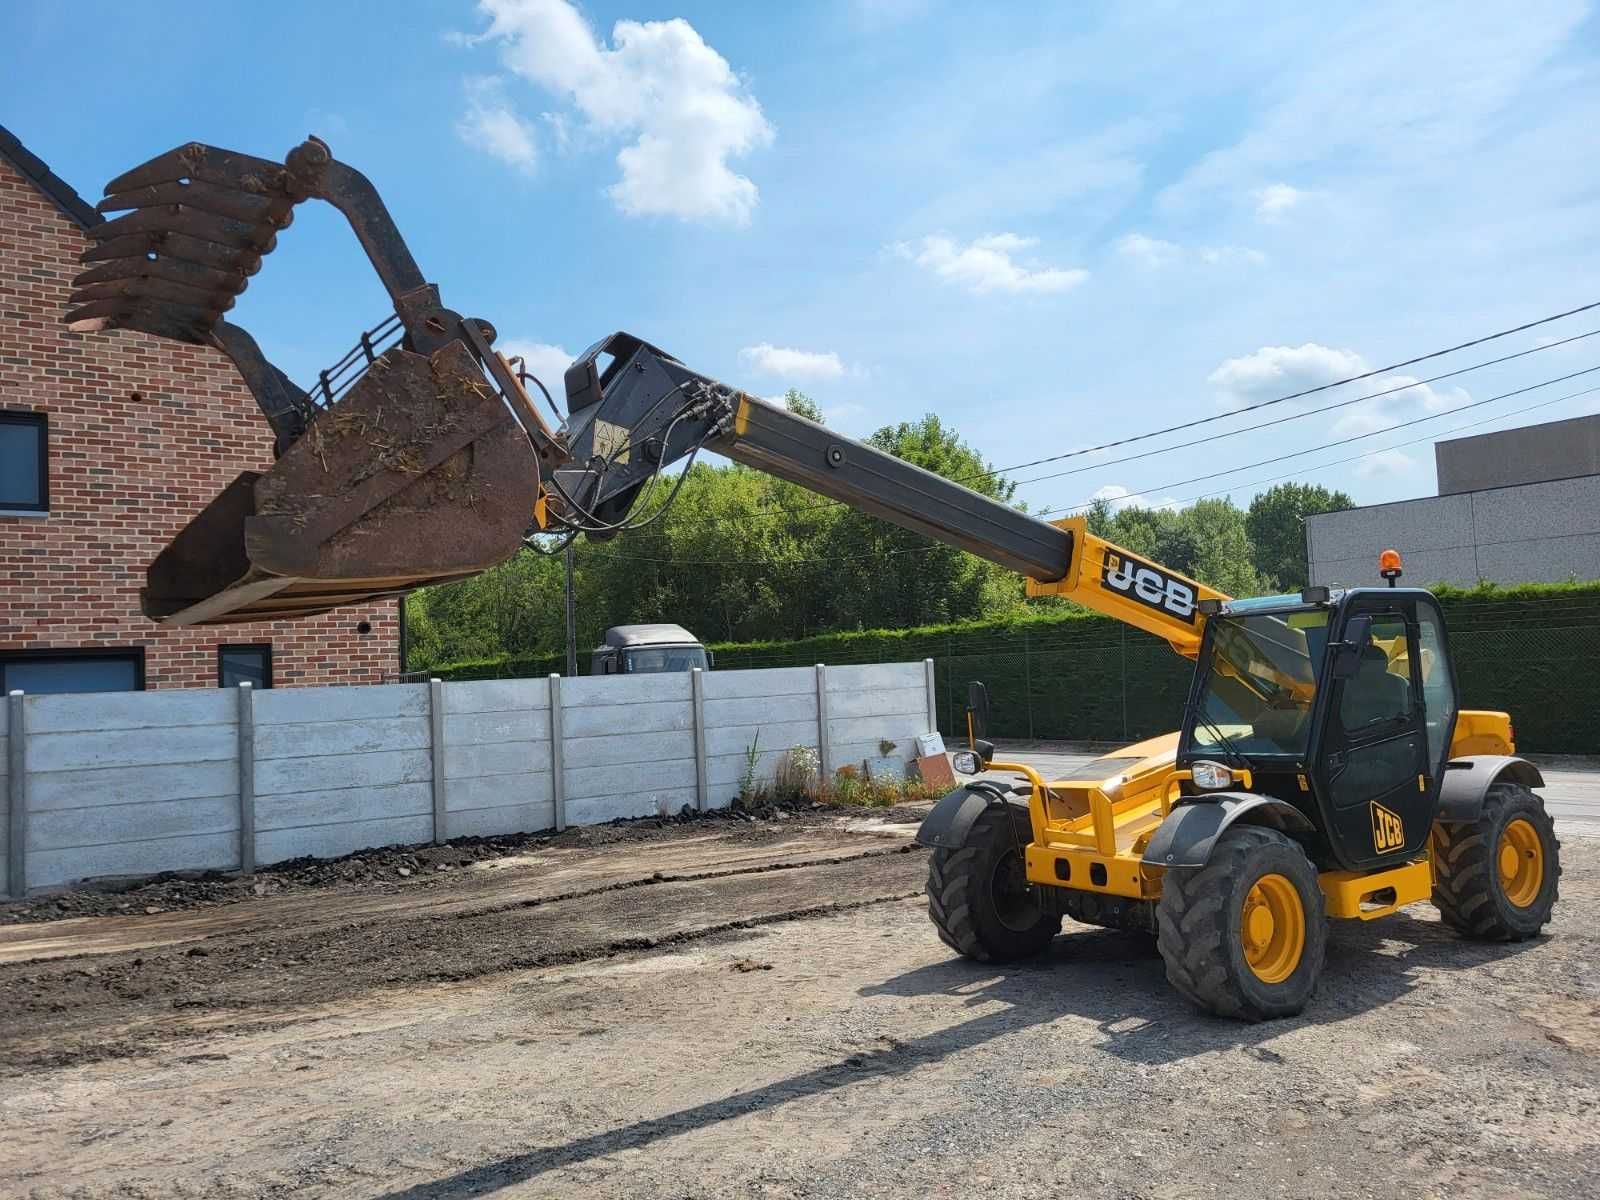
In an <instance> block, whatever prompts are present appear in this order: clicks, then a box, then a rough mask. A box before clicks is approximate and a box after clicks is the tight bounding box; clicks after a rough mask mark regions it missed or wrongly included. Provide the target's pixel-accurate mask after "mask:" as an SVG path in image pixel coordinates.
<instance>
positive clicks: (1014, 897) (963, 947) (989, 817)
mask: <svg viewBox="0 0 1600 1200" xmlns="http://www.w3.org/2000/svg"><path fill="white" fill-rule="evenodd" d="M1017 822H1018V818H1017V817H1016V816H1014V815H1013V814H1012V813H1011V811H1010V805H1004V806H1001V805H993V806H991V807H989V808H987V809H985V810H984V811H983V812H982V813H981V814H980V815H979V817H978V819H977V821H976V822H974V823H973V826H972V830H971V832H969V833H968V834H967V840H966V842H965V844H964V845H963V846H962V847H961V849H959V850H935V851H934V852H933V854H932V856H931V857H930V858H929V860H928V917H929V919H930V920H931V921H932V922H933V925H934V928H935V929H937V930H938V931H939V940H940V941H942V942H944V944H945V945H947V946H949V947H950V948H951V949H952V950H954V951H956V952H957V953H958V954H961V955H964V956H965V957H967V958H970V959H974V960H976V961H978V962H1016V961H1018V960H1019V959H1024V958H1032V957H1033V956H1034V955H1036V954H1039V953H1040V952H1041V951H1043V950H1044V948H1045V947H1046V946H1048V945H1049V944H1050V941H1051V939H1052V938H1054V937H1055V935H1056V934H1057V933H1059V932H1060V931H1061V917H1060V915H1059V914H1057V913H1054V912H1049V911H1046V910H1045V908H1044V906H1043V905H1041V904H1040V898H1039V890H1038V888H1036V887H1030V886H1029V885H1028V881H1027V876H1026V874H1025V869H1024V867H1023V862H1022V855H1021V852H1020V850H1019V849H1018V847H1019V846H1026V845H1027V844H1028V841H1029V839H1030V837H1031V836H1032V833H1031V830H1030V832H1028V833H1023V832H1022V831H1021V830H1020V829H1018V828H1017V827H1016V823H1017Z"/></svg>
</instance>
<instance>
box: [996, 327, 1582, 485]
mask: <svg viewBox="0 0 1600 1200" xmlns="http://www.w3.org/2000/svg"><path fill="white" fill-rule="evenodd" d="M1596 335H1600V329H1591V330H1589V332H1587V333H1579V334H1575V335H1574V336H1572V337H1569V338H1563V339H1561V341H1559V342H1550V343H1549V344H1547V345H1544V346H1535V347H1533V349H1531V350H1519V351H1517V353H1515V354H1507V355H1504V356H1503V357H1501V358H1491V359H1489V360H1488V361H1487V362H1481V363H1474V364H1473V365H1472V366H1470V367H1460V368H1458V369H1456V370H1454V371H1446V372H1445V373H1444V374H1442V375H1433V376H1430V377H1429V378H1427V379H1418V380H1415V381H1414V382H1412V383H1402V384H1397V385H1396V386H1394V387H1391V388H1385V389H1384V390H1383V391H1381V392H1368V393H1367V394H1366V395H1365V396H1356V397H1354V398H1353V399H1350V400H1339V401H1336V402H1335V403H1333V404H1324V405H1323V406H1322V407H1321V408H1308V409H1307V410H1306V411H1305V412H1298V413H1290V414H1289V415H1288V416H1286V417H1274V418H1273V419H1272V420H1270V421H1262V422H1261V423H1260V424H1257V425H1246V426H1245V427H1244V428H1243V429H1230V430H1227V431H1226V432H1224V433H1213V434H1211V435H1210V436H1208V437H1203V438H1197V439H1195V440H1194V441H1189V442H1184V443H1182V444H1181V445H1178V446H1163V447H1161V448H1160V449H1157V450H1145V451H1141V452H1140V453H1138V454H1129V455H1126V456H1124V457H1122V458H1113V459H1109V460H1107V461H1105V462H1095V463H1090V464H1089V465H1088V466H1084V467H1073V468H1072V469H1071V470H1070V471H1056V472H1054V473H1052V474H1049V475H1036V476H1034V478H1032V479H1018V480H1014V481H1013V482H1015V484H1016V485H1017V486H1018V487H1023V486H1025V485H1027V484H1030V483H1042V482H1044V481H1045V480H1047V479H1061V478H1064V477H1065V476H1068V475H1081V474H1083V472H1085V471H1098V470H1100V469H1101V468H1103V467H1114V466H1117V465H1118V464H1119V463H1128V462H1135V461H1137V460H1138V459H1141V458H1151V457H1154V456H1155V455H1157V454H1170V453H1172V451H1174V450H1189V449H1192V448H1193V447H1195V446H1204V445H1206V444H1207V443H1208V442H1217V441H1221V440H1222V439H1223V438H1230V437H1236V436H1237V435H1239V434H1242V433H1254V432H1255V431H1256V430H1258V429H1270V428H1271V427H1272V426H1274V425H1282V424H1285V423H1286V422H1288V421H1298V420H1300V419H1301V418H1302V417H1314V416H1317V415H1318V414H1320V413H1325V412H1333V411H1334V410H1335V409H1340V408H1349V407H1350V406H1351V405H1352V404H1360V403H1362V402H1363V401H1365V400H1379V399H1382V398H1383V397H1384V396H1393V395H1395V394H1396V393H1398V392H1404V391H1409V390H1410V389H1412V388H1419V387H1426V386H1427V385H1429V384H1431V383H1438V382H1439V381H1440V380H1443V379H1454V378H1455V377H1456V376H1458V375H1465V374H1467V373H1468V372H1470V371H1481V370H1483V368H1485V367H1493V366H1498V365H1499V364H1501V363H1507V362H1510V361H1511V360H1512V359H1515V358H1524V357H1526V356H1527V355H1529V354H1537V353H1539V352H1540V351H1543V350H1554V349H1556V347H1558V346H1565V345H1567V344H1569V343H1571V342H1578V341H1582V340H1583V339H1584V338H1592V337H1595V336H1596ZM1273 403H1276V401H1273ZM1478 403H1480V404H1487V403H1489V401H1487V400H1481V401H1478ZM1471 407H1473V405H1470V404H1468V405H1462V406H1460V407H1458V408H1454V409H1450V410H1448V411H1450V412H1461V411H1463V410H1464V409H1467V408H1471ZM1238 411H1240V412H1246V411H1248V410H1247V409H1240V410H1238ZM1228 415H1229V416H1232V415H1233V414H1232V413H1229V414H1228ZM1207 419H1208V420H1210V419H1211V418H1207ZM1391 428H1395V427H1393V426H1392V427H1391ZM1010 469H1012V470H1016V468H1015V467H1013V468H1010Z"/></svg>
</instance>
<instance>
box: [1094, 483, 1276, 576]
mask: <svg viewBox="0 0 1600 1200" xmlns="http://www.w3.org/2000/svg"><path fill="white" fill-rule="evenodd" d="M1087 516H1088V522H1089V529H1090V530H1091V531H1092V532H1094V533H1097V534H1099V535H1100V536H1101V537H1104V538H1108V539H1109V540H1111V541H1113V542H1115V543H1116V544H1117V545H1119V546H1121V547H1123V548H1124V549H1126V550H1130V551H1132V552H1133V553H1134V554H1138V555H1140V556H1142V557H1144V558H1148V559H1150V560H1151V561H1152V562H1154V563H1156V564H1158V565H1160V566H1164V567H1169V568H1171V569H1172V570H1174V571H1177V572H1179V573H1180V574H1183V575H1188V576H1189V577H1190V578H1192V579H1197V580H1199V581H1200V582H1201V583H1205V584H1209V585H1210V586H1211V587H1214V588H1216V589H1217V590H1218V591H1222V592H1226V593H1227V594H1228V595H1230V596H1255V595H1259V594H1260V593H1261V592H1263V591H1265V590H1266V588H1267V583H1266V581H1265V580H1263V579H1262V577H1261V575H1260V573H1259V572H1258V571H1257V570H1256V568H1255V565H1254V557H1253V553H1252V548H1251V543H1250V535H1249V532H1248V530H1247V528H1246V524H1245V514H1244V513H1243V512H1241V511H1240V510H1239V509H1238V508H1236V507H1235V506H1234V504H1233V501H1231V500H1226V499H1224V500H1200V501H1197V502H1195V503H1194V504H1191V505H1190V506H1189V507H1187V508H1181V509H1173V508H1141V507H1139V506H1137V505H1129V506H1128V507H1126V508H1122V509H1115V510H1114V509H1113V508H1112V505H1111V503H1110V501H1105V500H1102V501H1097V502H1096V504H1095V505H1094V506H1092V507H1091V508H1090V510H1089V512H1088V514H1087Z"/></svg>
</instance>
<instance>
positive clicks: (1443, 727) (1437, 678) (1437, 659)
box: [1417, 604, 1456, 770]
mask: <svg viewBox="0 0 1600 1200" xmlns="http://www.w3.org/2000/svg"><path fill="white" fill-rule="evenodd" d="M1417 609H1418V612H1417V625H1418V629H1419V636H1418V638H1417V646H1418V650H1419V657H1420V658H1421V659H1422V703H1423V705H1424V707H1426V709H1427V723H1428V764H1429V769H1430V770H1438V769H1439V764H1440V763H1441V762H1442V761H1443V759H1444V753H1445V738H1446V737H1448V736H1449V734H1450V725H1451V722H1453V721H1454V720H1455V715H1456V690H1455V688H1454V687H1453V686H1452V685H1451V683H1450V664H1449V663H1448V662H1447V661H1446V660H1445V656H1444V634H1443V631H1442V630H1441V629H1440V628H1439V614H1438V613H1436V612H1432V611H1431V610H1429V608H1428V607H1427V606H1426V605H1424V604H1419V605H1417Z"/></svg>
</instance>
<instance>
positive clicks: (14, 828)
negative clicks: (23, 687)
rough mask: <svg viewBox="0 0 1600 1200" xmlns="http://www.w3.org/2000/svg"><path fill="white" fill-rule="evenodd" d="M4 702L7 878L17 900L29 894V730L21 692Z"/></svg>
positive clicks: (10, 696)
mask: <svg viewBox="0 0 1600 1200" xmlns="http://www.w3.org/2000/svg"><path fill="white" fill-rule="evenodd" d="M6 704H7V707H8V711H9V713H10V722H11V725H10V729H9V731H8V736H9V737H10V739H11V740H10V741H9V742H8V743H7V746H8V749H9V753H8V755H7V761H6V771H7V774H6V784H7V791H8V792H9V793H10V795H9V797H8V798H9V801H10V810H11V811H10V824H9V827H8V828H7V830H6V872H7V874H6V879H7V881H8V883H9V887H10V891H11V895H12V896H13V897H15V898H16V899H18V900H20V899H22V898H23V897H24V896H26V895H27V894H28V761H27V755H26V742H27V732H28V731H27V729H26V728H25V727H24V724H23V722H24V721H25V720H26V712H27V710H26V709H25V708H24V707H23V704H22V693H21V692H20V691H16V692H12V693H11V695H9V696H8V697H6Z"/></svg>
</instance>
